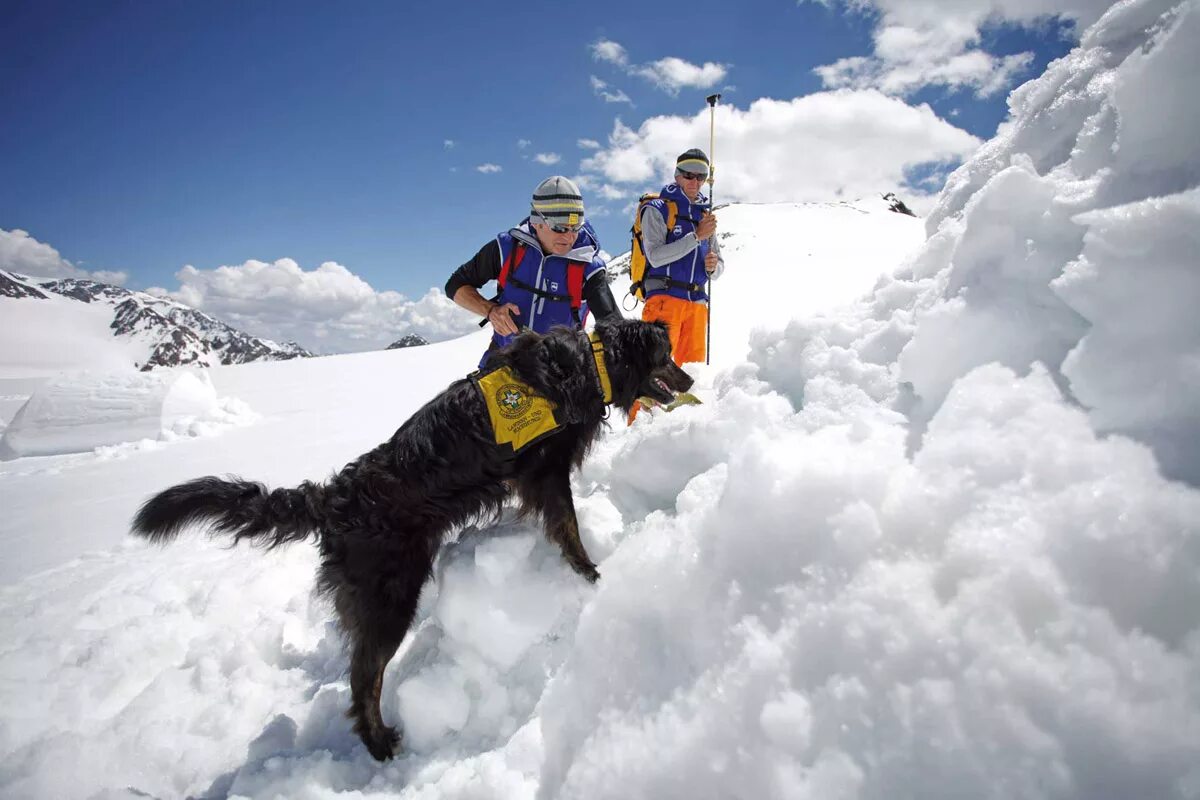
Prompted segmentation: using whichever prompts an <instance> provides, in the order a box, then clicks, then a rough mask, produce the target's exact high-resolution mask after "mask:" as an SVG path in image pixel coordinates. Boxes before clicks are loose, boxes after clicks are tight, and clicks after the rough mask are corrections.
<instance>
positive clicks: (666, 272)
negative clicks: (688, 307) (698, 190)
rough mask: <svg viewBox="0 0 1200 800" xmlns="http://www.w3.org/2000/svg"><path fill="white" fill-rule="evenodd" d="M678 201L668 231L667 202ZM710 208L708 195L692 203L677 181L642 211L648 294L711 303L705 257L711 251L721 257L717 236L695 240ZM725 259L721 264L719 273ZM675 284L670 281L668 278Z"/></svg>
mask: <svg viewBox="0 0 1200 800" xmlns="http://www.w3.org/2000/svg"><path fill="white" fill-rule="evenodd" d="M668 200H670V201H671V202H674V203H675V207H676V217H675V227H674V228H672V229H670V230H667V227H666V226H667V218H668V215H669V209H668V207H667V201H668ZM708 210H709V202H708V198H707V197H705V196H704V195H703V194H700V195H699V196H698V197H697V198H696V201H695V202H694V203H693V202H692V201H690V200H688V197H687V195H686V194H684V192H683V190H682V189H680V188H679V186H678V185H677V184H674V183H669V184H667V185H666V186H664V187H663V188H662V191H660V192H659V198H658V199H657V200H651V201H650V202H649V203H647V204H646V206H645V207H644V208H643V210H642V249H643V251H644V252H645V254H646V261H647V264H646V277H645V287H646V297H647V298H650V297H654V296H655V295H659V294H667V295H670V296H672V297H678V298H681V299H683V300H690V301H693V302H702V303H704V302H708V292H707V289H708V279H709V275H708V273H707V272H706V271H705V269H704V258H705V256H707V255H708V252H709V250H710V249H711V250H712V251H713V252H715V253H717V257H718V258H720V247H719V246H718V245H717V243H716V237H710V238H708V239H705V240H704V241H698V240H697V239H696V225H697V224H698V223H699V222H700V218H701V215H702V214H703V213H704V212H705V211H708ZM652 215H653V216H652ZM721 266H723V261H722V262H720V266H718V270H717V273H715V274H714V275H713V277H716V276H717V275H719V274H720V268H721ZM668 279H669V280H670V281H671V282H672V283H671V284H667V282H666V281H667V280H668Z"/></svg>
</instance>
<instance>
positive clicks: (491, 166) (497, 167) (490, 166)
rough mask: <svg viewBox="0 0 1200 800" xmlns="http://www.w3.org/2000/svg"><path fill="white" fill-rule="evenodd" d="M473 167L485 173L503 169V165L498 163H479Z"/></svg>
mask: <svg viewBox="0 0 1200 800" xmlns="http://www.w3.org/2000/svg"><path fill="white" fill-rule="evenodd" d="M475 169H476V170H478V171H479V172H482V173H484V174H485V175H486V174H488V173H492V172H503V171H504V167H502V166H500V165H499V164H480V165H479V166H477V167H476V168H475Z"/></svg>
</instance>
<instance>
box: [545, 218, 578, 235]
mask: <svg viewBox="0 0 1200 800" xmlns="http://www.w3.org/2000/svg"><path fill="white" fill-rule="evenodd" d="M537 218H538V219H540V220H541V221H542V224H543V225H545V226H546V227H548V228H549V229H550V230H552V231H554V232H555V233H579V230H580V228H582V227H583V223H582V222H581V223H579V224H578V225H559V224H557V223H554V222H551V221H550V220H548V219H546V218H545V217H543V216H542V215H541V214H538V215H537Z"/></svg>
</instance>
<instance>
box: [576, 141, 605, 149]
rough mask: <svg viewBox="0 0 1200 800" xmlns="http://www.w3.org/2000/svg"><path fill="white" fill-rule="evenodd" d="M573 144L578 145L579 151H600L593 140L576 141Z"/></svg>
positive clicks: (597, 143) (597, 144)
mask: <svg viewBox="0 0 1200 800" xmlns="http://www.w3.org/2000/svg"><path fill="white" fill-rule="evenodd" d="M575 144H576V145H578V146H579V148H580V149H581V150H599V149H600V143H599V142H597V141H596V140H595V139H576V140H575Z"/></svg>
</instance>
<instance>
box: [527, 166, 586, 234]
mask: <svg viewBox="0 0 1200 800" xmlns="http://www.w3.org/2000/svg"><path fill="white" fill-rule="evenodd" d="M530 215H531V216H533V217H544V218H545V219H546V220H548V221H549V222H550V223H551V224H552V225H571V226H576V225H582V224H583V195H581V194H580V193H579V187H578V186H576V185H575V182H574V181H572V180H571V179H570V178H564V177H563V176H562V175H554V176H552V177H550V178H546V180H544V181H542V182H541V183H539V184H538V185H537V188H536V189H534V190H533V202H532V203H531V204H530Z"/></svg>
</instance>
